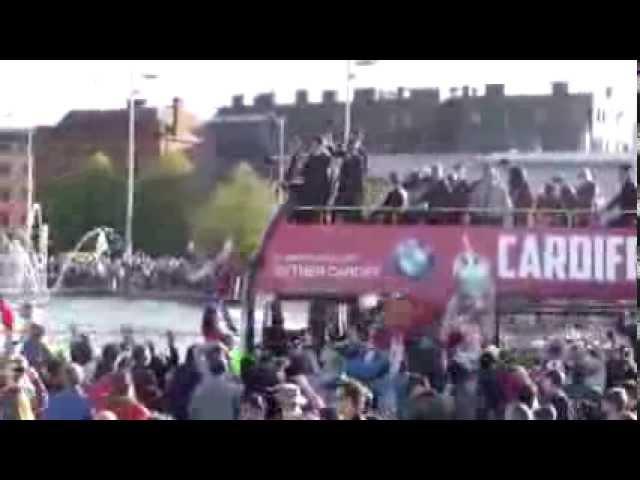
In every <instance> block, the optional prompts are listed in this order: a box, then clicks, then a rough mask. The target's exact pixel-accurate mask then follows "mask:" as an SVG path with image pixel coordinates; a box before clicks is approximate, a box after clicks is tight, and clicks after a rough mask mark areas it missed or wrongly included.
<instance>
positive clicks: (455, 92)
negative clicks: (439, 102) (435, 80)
mask: <svg viewBox="0 0 640 480" xmlns="http://www.w3.org/2000/svg"><path fill="white" fill-rule="evenodd" d="M449 95H451V97H452V98H455V97H457V96H458V87H451V88H450V89H449Z"/></svg>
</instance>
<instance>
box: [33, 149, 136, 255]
mask: <svg viewBox="0 0 640 480" xmlns="http://www.w3.org/2000/svg"><path fill="white" fill-rule="evenodd" d="M125 201H126V184H125V182H124V180H123V179H121V178H120V177H118V176H117V175H116V174H115V172H114V168H113V164H112V162H111V160H110V159H109V157H108V156H106V155H105V154H103V153H101V152H97V153H95V154H94V155H92V156H91V157H90V158H89V159H88V160H87V163H86V164H85V166H84V168H83V169H82V170H80V171H79V172H77V173H73V174H70V175H66V176H64V177H60V178H57V179H55V180H53V181H52V182H51V183H50V184H49V185H48V186H47V187H46V189H45V190H44V191H43V193H42V203H43V206H44V209H45V215H46V217H47V220H48V223H49V225H50V227H51V228H50V231H51V236H52V242H53V247H54V249H55V250H58V251H64V250H69V249H72V248H73V247H74V246H75V244H76V242H77V241H78V240H79V239H80V238H81V237H82V235H84V234H85V233H86V232H88V231H89V230H91V229H93V228H95V227H99V226H109V227H113V228H115V229H116V230H118V231H123V227H124V216H125Z"/></svg>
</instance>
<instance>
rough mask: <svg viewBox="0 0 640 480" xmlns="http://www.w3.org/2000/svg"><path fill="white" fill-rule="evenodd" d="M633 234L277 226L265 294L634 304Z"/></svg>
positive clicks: (262, 278)
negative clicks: (487, 294) (459, 294)
mask: <svg viewBox="0 0 640 480" xmlns="http://www.w3.org/2000/svg"><path fill="white" fill-rule="evenodd" d="M636 249H637V237H636V232H635V231H634V230H631V229H595V230H594V229H567V228H531V229H508V228H495V227H476V226H473V227H465V226H383V225H326V226H325V225H313V226H309V225H293V224H286V223H282V224H280V225H278V226H277V227H276V228H275V230H274V231H273V232H272V235H271V236H270V238H269V239H268V241H267V243H266V246H265V250H264V252H263V254H264V255H263V258H264V263H263V265H262V266H261V268H260V269H259V273H258V278H257V287H258V290H261V291H265V292H271V293H276V294H280V295H304V294H308V295H310V296H311V295H333V294H336V295H340V296H348V295H359V294H363V293H378V294H381V293H388V294H396V293H399V294H405V295H410V296H412V297H415V298H419V299H422V300H424V301H426V302H428V303H432V304H434V305H445V304H446V302H447V301H448V299H449V298H451V296H452V294H453V293H455V292H456V290H458V291H460V290H463V291H465V292H467V293H470V294H474V293H478V294H482V292H483V291H487V290H489V289H491V290H493V291H495V292H496V293H497V294H498V295H499V296H505V295H508V296H518V297H523V298H529V299H532V300H536V299H547V298H558V299H577V300H580V299H584V300H585V301H586V300H593V301H614V302H615V301H635V299H636V298H637V288H636V276H637V270H636V258H637V254H636Z"/></svg>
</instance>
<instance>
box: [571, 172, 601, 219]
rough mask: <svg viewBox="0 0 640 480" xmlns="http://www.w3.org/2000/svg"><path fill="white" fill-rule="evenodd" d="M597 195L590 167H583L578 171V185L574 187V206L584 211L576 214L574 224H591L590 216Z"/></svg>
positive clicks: (594, 209) (594, 206) (595, 205)
mask: <svg viewBox="0 0 640 480" xmlns="http://www.w3.org/2000/svg"><path fill="white" fill-rule="evenodd" d="M597 197H598V186H597V185H596V182H595V181H594V180H593V174H592V173H591V169H590V168H586V167H585V168H583V169H582V170H580V173H578V186H577V187H576V208H577V209H578V210H583V211H584V212H582V213H579V214H578V215H576V219H575V222H574V226H576V227H588V226H589V225H590V224H591V221H592V216H593V214H594V213H595V211H596V209H597V204H596V199H597Z"/></svg>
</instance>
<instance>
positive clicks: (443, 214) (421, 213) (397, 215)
mask: <svg viewBox="0 0 640 480" xmlns="http://www.w3.org/2000/svg"><path fill="white" fill-rule="evenodd" d="M605 214H608V215H610V216H611V218H623V219H624V221H622V224H621V225H619V226H621V227H629V228H633V227H635V226H636V224H637V216H638V212H637V211H636V210H624V211H617V212H615V213H609V212H603V211H594V210H592V209H531V208H474V207H467V208H456V207H437V208H429V207H426V206H421V207H407V208H396V207H373V206H364V207H354V206H339V207H336V206H297V207H292V208H291V209H290V210H289V213H288V218H289V220H290V221H293V222H294V223H298V222H299V223H312V224H325V225H326V224H333V223H386V224H393V225H401V224H434V223H435V224H445V225H474V224H475V225H482V224H486V222H485V221H486V220H489V222H488V224H491V225H502V226H505V227H511V226H521V227H532V226H536V225H537V226H562V227H602V226H606V225H607V222H606V221H604V218H603V217H604V216H605Z"/></svg>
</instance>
